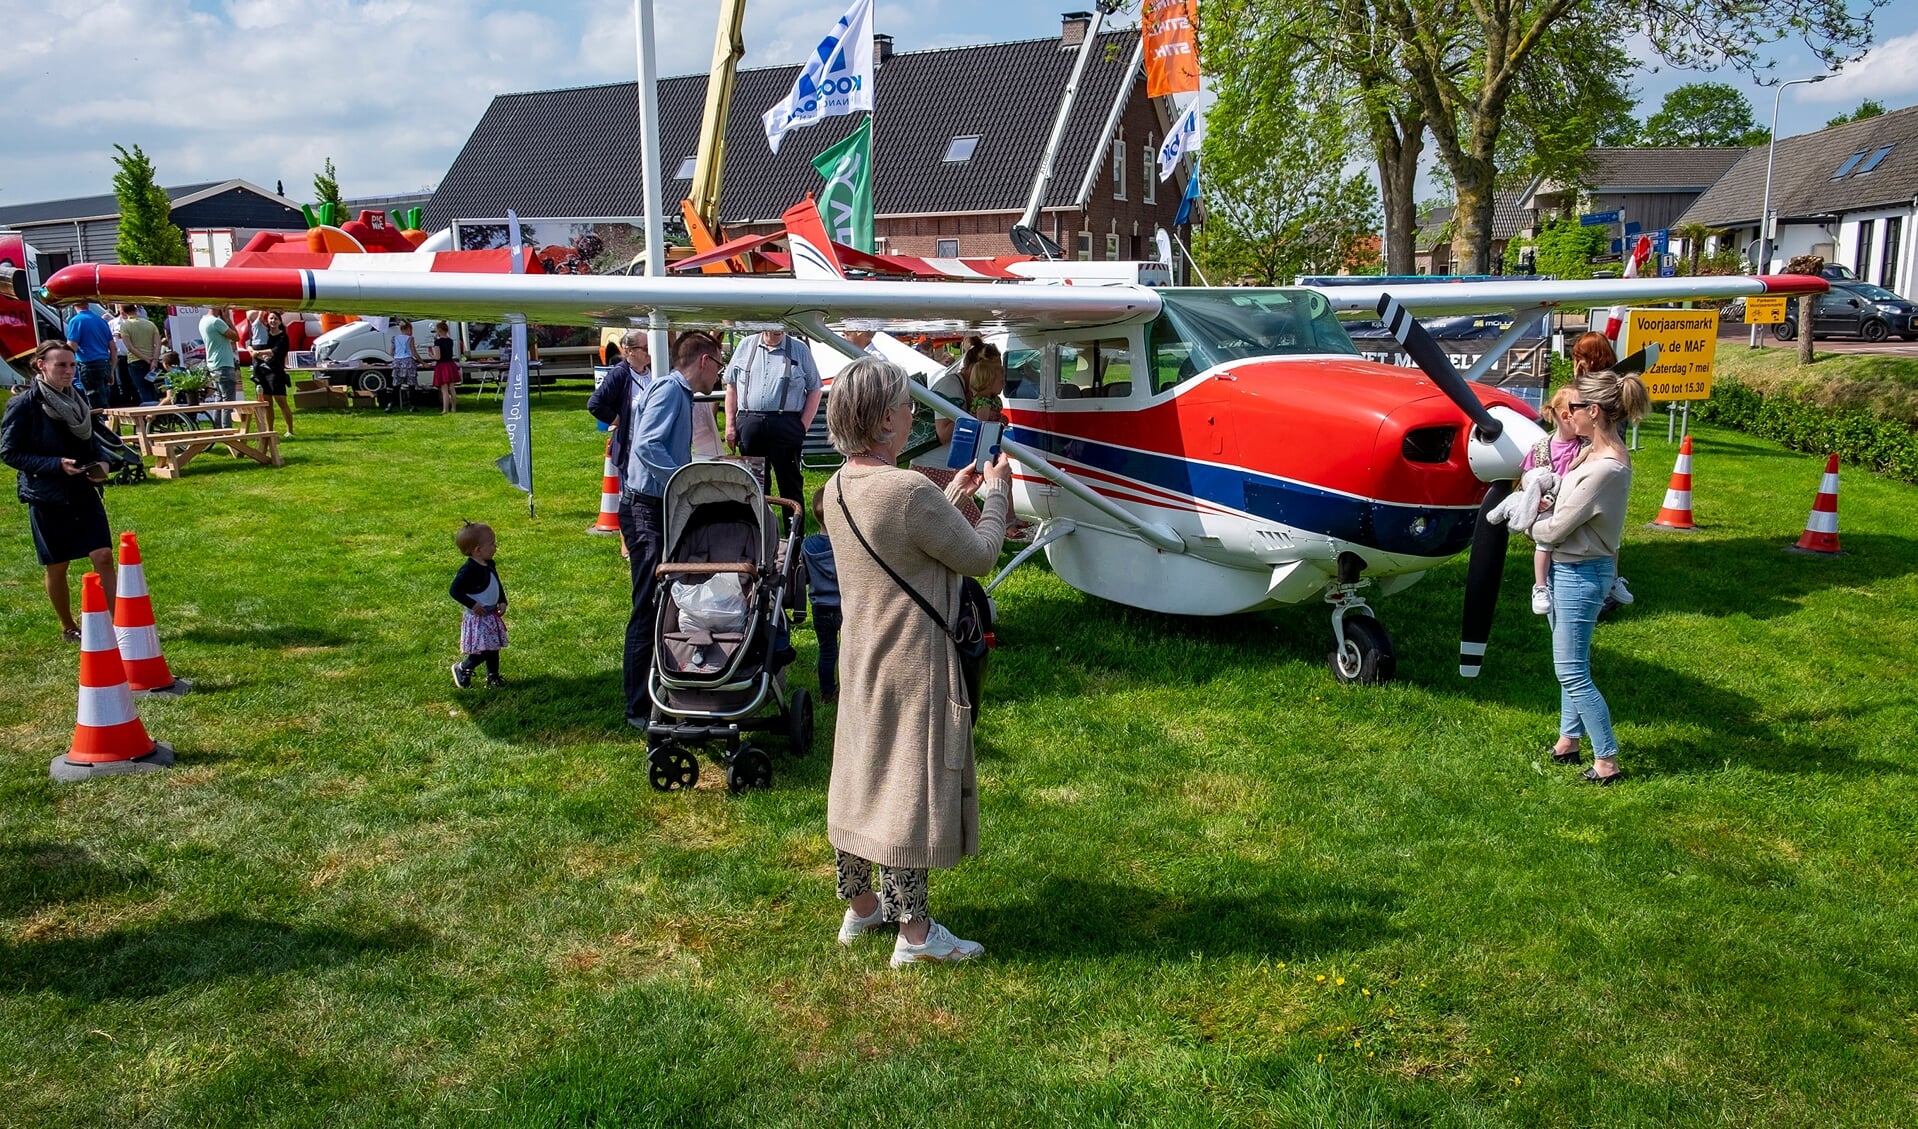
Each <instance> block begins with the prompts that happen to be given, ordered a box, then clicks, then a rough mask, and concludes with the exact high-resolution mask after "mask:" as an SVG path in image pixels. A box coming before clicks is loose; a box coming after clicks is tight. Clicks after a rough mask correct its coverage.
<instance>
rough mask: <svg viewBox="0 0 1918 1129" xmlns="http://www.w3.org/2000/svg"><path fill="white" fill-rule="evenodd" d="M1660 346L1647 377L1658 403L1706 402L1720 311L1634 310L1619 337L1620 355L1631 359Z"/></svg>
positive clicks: (1650, 390) (1648, 386)
mask: <svg viewBox="0 0 1918 1129" xmlns="http://www.w3.org/2000/svg"><path fill="white" fill-rule="evenodd" d="M1654 342H1656V343H1657V344H1658V363H1657V364H1655V365H1653V366H1652V368H1651V371H1649V372H1647V373H1645V374H1644V380H1645V388H1646V390H1647V391H1649V392H1650V393H1651V394H1652V399H1653V400H1655V401H1658V400H1707V399H1710V398H1711V394H1712V359H1713V358H1714V357H1716V356H1717V354H1718V311H1717V310H1632V311H1631V312H1630V315H1629V316H1628V317H1627V318H1626V319H1625V332H1624V333H1622V334H1621V335H1620V339H1619V343H1618V355H1619V356H1620V357H1629V356H1631V355H1632V354H1633V353H1636V352H1638V351H1639V350H1640V349H1643V348H1644V347H1645V346H1647V345H1650V344H1652V343H1654Z"/></svg>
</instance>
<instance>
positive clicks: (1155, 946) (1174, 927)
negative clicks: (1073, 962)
mask: <svg viewBox="0 0 1918 1129" xmlns="http://www.w3.org/2000/svg"><path fill="white" fill-rule="evenodd" d="M1398 908H1399V901H1398V898H1397V896H1396V895H1395V894H1393V893H1391V892H1390V891H1385V890H1377V889H1364V888H1360V887H1356V886H1349V885H1342V884H1327V885H1320V886H1316V887H1313V888H1310V889H1294V890H1275V891H1272V892H1269V893H1266V894H1261V895H1258V896H1246V897H1214V896H1208V895H1198V896H1194V897H1177V896H1171V895H1167V894H1164V893H1160V892H1158V891H1154V890H1146V889H1142V888H1140V887H1137V886H1125V885H1120V884H1118V883H1114V882H1089V881H1085V880H1083V879H1066V878H1053V879H1049V880H1047V881H1046V882H1045V883H1044V884H1042V885H1040V886H1038V887H1037V888H1036V889H1033V890H1031V891H1030V892H1029V893H1028V894H1027V896H1025V897H1022V898H1020V900H1018V901H1016V902H1009V903H1006V904H1003V905H998V906H991V907H981V908H978V909H975V910H973V911H972V912H971V913H969V914H968V915H967V916H968V917H969V918H970V919H971V920H974V921H978V922H979V923H980V924H979V925H978V926H977V927H976V929H974V932H975V933H976V934H977V935H978V937H979V939H980V940H981V941H983V942H985V943H987V944H988V946H989V947H991V948H992V950H993V952H994V954H995V955H996V956H1003V957H1005V958H1006V959H1010V960H1015V961H1016V960H1020V959H1022V958H1030V959H1051V958H1054V957H1061V956H1072V957H1085V956H1110V955H1115V954H1120V953H1146V954H1154V955H1159V956H1164V957H1168V958H1171V957H1176V958H1181V959H1183V958H1184V957H1186V956H1188V955H1190V954H1193V953H1203V954H1205V955H1207V956H1226V955H1240V956H1264V955H1271V956H1278V957H1285V958H1288V959H1292V958H1302V957H1307V956H1311V955H1314V954H1316V953H1321V952H1325V951H1328V950H1332V949H1342V950H1350V949H1357V948H1364V947H1367V946H1369V945H1371V944H1372V943H1373V942H1375V941H1378V940H1381V939H1383V938H1384V937H1386V936H1387V935H1388V934H1389V933H1390V932H1391V919H1392V915H1393V914H1394V913H1396V912H1397V911H1398ZM995 942H996V943H995Z"/></svg>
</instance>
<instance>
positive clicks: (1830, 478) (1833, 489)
mask: <svg viewBox="0 0 1918 1129" xmlns="http://www.w3.org/2000/svg"><path fill="white" fill-rule="evenodd" d="M1818 492H1819V493H1820V494H1836V493H1838V476H1837V475H1835V474H1828V475H1826V476H1825V480H1824V481H1823V482H1821V483H1819V484H1818Z"/></svg>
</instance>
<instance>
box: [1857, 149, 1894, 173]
mask: <svg viewBox="0 0 1918 1129" xmlns="http://www.w3.org/2000/svg"><path fill="white" fill-rule="evenodd" d="M1890 152H1891V146H1889V145H1883V146H1880V147H1879V148H1877V149H1874V150H1873V151H1872V154H1871V157H1870V158H1869V159H1868V160H1866V161H1865V163H1864V164H1862V165H1860V166H1858V175H1860V176H1863V175H1864V174H1866V173H1868V172H1870V171H1871V170H1873V169H1875V168H1877V167H1878V165H1879V164H1880V163H1881V162H1882V161H1884V159H1885V155H1886V154H1888V153H1890Z"/></svg>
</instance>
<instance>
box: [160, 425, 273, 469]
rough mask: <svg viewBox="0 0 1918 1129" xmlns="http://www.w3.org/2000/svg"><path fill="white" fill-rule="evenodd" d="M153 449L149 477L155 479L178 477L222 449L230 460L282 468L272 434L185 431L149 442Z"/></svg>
mask: <svg viewBox="0 0 1918 1129" xmlns="http://www.w3.org/2000/svg"><path fill="white" fill-rule="evenodd" d="M149 444H150V446H151V447H152V449H153V458H154V463H153V474H154V477H156V478H178V477H180V476H181V475H183V474H185V473H186V466H187V464H188V463H190V462H192V461H193V460H194V459H195V458H196V457H198V456H199V455H201V454H204V453H205V452H207V451H209V450H212V449H213V448H214V447H225V448H227V449H228V450H229V451H231V452H233V457H234V458H236V459H237V458H240V457H241V456H245V457H246V458H249V459H252V460H253V461H254V462H256V463H259V464H260V465H261V466H285V465H286V461H285V460H284V459H282V458H281V457H280V435H279V433H278V432H276V431H240V430H238V429H236V428H231V427H221V428H210V429H208V430H205V431H186V432H181V433H180V434H177V435H167V436H164V437H160V438H155V439H152V440H150V441H149Z"/></svg>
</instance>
